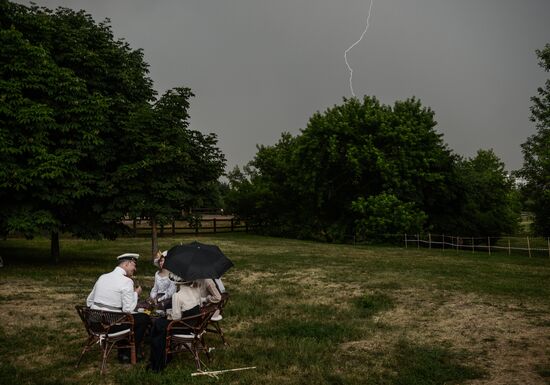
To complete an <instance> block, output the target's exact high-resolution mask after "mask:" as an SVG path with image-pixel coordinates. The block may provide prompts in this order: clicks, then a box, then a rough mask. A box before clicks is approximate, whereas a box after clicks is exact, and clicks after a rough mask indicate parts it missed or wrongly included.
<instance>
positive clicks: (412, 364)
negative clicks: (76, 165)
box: [0, 234, 550, 385]
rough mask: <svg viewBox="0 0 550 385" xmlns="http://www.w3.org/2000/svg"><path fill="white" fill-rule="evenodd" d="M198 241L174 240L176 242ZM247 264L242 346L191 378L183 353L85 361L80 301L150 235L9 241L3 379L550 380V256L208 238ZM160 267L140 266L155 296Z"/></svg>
mask: <svg viewBox="0 0 550 385" xmlns="http://www.w3.org/2000/svg"><path fill="white" fill-rule="evenodd" d="M194 239H195V238H191V237H186V238H181V237H178V238H177V239H176V238H161V239H160V246H161V247H162V248H168V247H170V246H172V245H174V244H176V243H179V242H180V241H183V242H187V241H191V240H194ZM199 240H200V241H202V242H206V243H216V244H218V245H219V246H220V247H221V248H222V250H223V251H224V252H225V253H226V254H227V255H228V256H229V257H230V258H231V259H232V260H233V262H234V263H235V267H234V268H232V269H231V270H230V271H229V272H227V274H226V275H225V276H224V283H225V285H226V287H227V289H228V291H229V292H230V293H231V299H230V301H229V303H228V305H227V308H226V313H225V317H224V320H223V321H222V322H223V327H224V331H225V333H226V335H227V338H228V340H229V343H230V346H228V347H224V346H223V345H221V343H220V341H219V339H216V338H214V337H211V336H208V337H207V338H208V341H209V342H210V343H211V345H212V346H214V347H215V348H216V349H215V350H214V352H213V360H212V362H211V363H209V364H208V368H209V369H210V370H223V369H231V368H240V367H249V366H255V367H256V369H253V370H247V371H241V372H231V373H225V374H221V375H220V379H214V378H208V377H191V376H190V374H191V373H192V372H193V371H194V364H193V361H192V359H191V356H190V355H187V354H185V353H181V354H180V355H178V356H176V358H175V359H174V361H172V362H171V363H170V365H169V367H168V368H167V369H166V370H165V371H164V372H163V373H161V374H155V373H150V372H147V371H146V369H145V365H146V363H145V362H144V363H139V364H138V365H136V366H134V367H132V366H130V365H121V364H119V363H118V362H117V361H116V354H112V355H111V358H110V360H109V363H108V368H107V373H106V374H105V375H104V376H103V377H102V376H100V375H99V362H100V360H99V353H96V352H91V353H88V355H87V356H85V357H84V360H83V362H82V364H81V366H80V367H79V368H75V366H74V365H75V363H76V360H77V358H78V355H79V353H80V349H81V347H82V344H83V342H84V340H85V331H84V328H83V326H82V325H81V322H80V320H79V319H78V316H77V314H76V311H75V310H74V305H76V304H82V303H84V301H85V298H86V296H87V294H88V293H89V291H90V290H91V288H92V286H93V284H94V282H95V280H96V279H97V277H98V276H99V275H100V274H102V273H104V272H107V271H110V270H112V268H113V267H114V264H115V263H114V261H115V256H116V255H118V254H120V253H123V252H139V253H140V254H142V256H147V255H148V254H149V253H150V241H149V240H148V239H120V240H117V241H83V240H74V239H63V240H62V241H61V253H62V258H61V263H60V264H59V265H56V266H52V265H50V264H49V262H48V252H49V242H48V240H45V239H37V240H33V241H25V240H15V239H14V240H7V241H2V242H0V255H1V256H2V257H3V258H4V262H5V267H3V268H1V269H0V306H1V308H0V384H52V385H53V384H159V385H160V384H181V383H193V384H211V383H223V384H262V385H268V384H400V385H404V384H495V385H496V384H550V311H549V310H550V259H548V258H526V257H524V256H518V257H514V256H511V257H509V256H507V255H500V254H494V255H491V256H489V255H487V254H486V253H471V252H452V251H445V252H442V251H441V250H426V249H419V250H418V249H410V248H409V249H402V248H381V247H372V246H368V247H366V246H355V247H354V246H351V245H331V244H322V243H313V242H305V241H295V240H286V239H278V238H268V237H259V236H252V235H246V234H224V235H217V236H203V237H201V238H199ZM154 271H155V270H154V266H153V265H152V264H150V263H148V262H147V261H141V262H140V264H139V268H138V274H137V281H138V282H139V283H140V284H141V285H142V287H144V289H145V290H144V292H145V293H148V290H149V289H150V287H151V285H152V283H153V274H154Z"/></svg>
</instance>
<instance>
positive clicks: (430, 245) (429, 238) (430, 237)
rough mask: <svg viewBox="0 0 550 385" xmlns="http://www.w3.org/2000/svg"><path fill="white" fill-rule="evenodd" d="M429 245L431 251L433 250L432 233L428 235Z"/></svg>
mask: <svg viewBox="0 0 550 385" xmlns="http://www.w3.org/2000/svg"><path fill="white" fill-rule="evenodd" d="M428 245H429V249H431V248H432V233H428Z"/></svg>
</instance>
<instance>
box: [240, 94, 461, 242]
mask: <svg viewBox="0 0 550 385" xmlns="http://www.w3.org/2000/svg"><path fill="white" fill-rule="evenodd" d="M435 125H436V123H435V121H434V119H433V112H432V111H431V110H430V109H428V108H424V107H422V105H421V103H420V102H419V101H418V100H416V99H410V100H406V101H404V102H396V103H395V105H394V106H393V107H390V106H385V105H381V104H380V103H379V102H378V100H376V98H374V97H373V98H370V97H365V98H364V99H363V100H362V101H360V100H358V99H355V98H353V99H349V100H347V99H344V103H343V104H342V105H340V106H334V107H333V108H331V109H328V110H327V111H325V113H323V114H321V113H316V114H314V115H313V116H312V117H311V119H310V121H309V123H308V125H307V128H305V129H304V130H302V132H301V134H300V135H297V136H296V137H292V136H291V135H290V134H286V133H285V134H283V135H282V137H281V139H280V141H279V142H278V143H277V144H276V145H275V146H261V147H259V149H258V153H257V154H256V157H255V158H254V160H253V161H252V162H251V163H250V165H249V171H250V172H245V174H244V177H245V178H243V177H242V176H243V175H240V176H239V177H240V179H239V180H238V181H236V183H234V185H232V189H234V190H235V191H236V192H238V193H241V192H243V193H244V194H242V195H241V197H242V198H241V200H240V201H239V204H237V205H236V209H238V210H239V209H243V208H246V211H245V210H243V211H242V213H243V214H244V213H245V212H246V213H250V215H251V219H252V220H255V221H258V222H262V223H265V224H269V228H270V229H271V231H272V232H273V233H276V234H282V235H291V236H296V237H308V238H323V239H326V240H328V241H335V240H336V241H341V240H344V239H345V238H346V237H350V236H351V235H352V234H353V232H354V227H355V220H356V219H360V218H359V216H358V215H357V211H356V209H354V208H353V207H352V202H354V201H358V200H359V199H360V198H363V199H368V198H369V197H371V196H372V197H374V196H377V195H380V194H382V193H385V194H388V195H391V196H394V197H395V198H396V199H398V200H399V201H400V202H403V203H404V204H405V206H403V207H404V208H406V214H405V216H408V215H413V213H419V214H420V213H422V212H424V213H426V215H428V218H427V220H426V225H427V226H433V227H436V228H441V227H444V226H446V225H447V223H448V222H449V221H450V220H451V218H453V217H454V215H455V210H454V209H455V206H454V205H452V204H451V202H452V201H453V199H456V196H455V195H456V194H455V192H456V191H455V190H456V188H455V186H454V185H453V184H452V180H453V172H454V170H453V164H454V163H453V162H454V159H455V158H454V156H453V155H452V154H451V152H450V151H449V150H448V149H447V148H446V146H445V145H444V143H443V141H442V140H441V135H440V134H438V133H436V131H435V129H434V127H435ZM247 199H253V202H254V206H253V207H247V206H246V204H245V203H244V202H243V201H246V200H247ZM409 203H410V205H409ZM412 207H415V208H416V209H415V210H416V211H414V210H412V209H411V208H412ZM424 220H425V218H424V216H422V215H421V216H420V217H419V218H418V220H417V222H418V225H419V226H421V225H422V223H423V222H424ZM409 222H410V223H408V224H407V225H406V226H405V227H410V226H412V222H414V221H413V220H412V219H411V220H410V221H409ZM378 227H379V229H380V230H381V228H380V226H378ZM416 227H418V226H416ZM384 229H385V230H391V226H387V225H384ZM395 230H396V229H395Z"/></svg>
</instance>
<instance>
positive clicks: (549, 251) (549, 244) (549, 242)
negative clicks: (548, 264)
mask: <svg viewBox="0 0 550 385" xmlns="http://www.w3.org/2000/svg"><path fill="white" fill-rule="evenodd" d="M547 241H548V258H550V237H548V239H547Z"/></svg>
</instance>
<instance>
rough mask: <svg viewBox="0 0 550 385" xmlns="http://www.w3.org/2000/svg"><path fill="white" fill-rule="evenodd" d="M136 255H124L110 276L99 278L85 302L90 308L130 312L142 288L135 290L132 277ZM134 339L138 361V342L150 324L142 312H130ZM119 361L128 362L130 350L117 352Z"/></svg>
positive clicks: (134, 270)
mask: <svg viewBox="0 0 550 385" xmlns="http://www.w3.org/2000/svg"><path fill="white" fill-rule="evenodd" d="M138 258H139V254H134V253H125V254H122V255H119V256H118V257H117V261H118V266H117V267H115V269H114V270H113V271H111V272H110V273H106V274H103V275H101V276H100V277H99V278H98V280H97V281H96V283H95V285H94V288H93V289H92V291H91V293H90V294H89V295H88V298H87V299H86V304H87V305H88V307H90V308H92V309H99V310H107V311H116V312H122V313H133V312H134V309H135V308H136V305H137V302H138V296H139V294H140V293H141V287H140V286H138V287H136V288H134V281H133V280H132V279H131V277H132V276H133V275H134V274H135V272H136V271H137V260H138ZM133 317H134V336H135V341H136V350H137V352H138V355H137V356H138V358H139V357H140V355H141V354H140V353H141V342H142V341H143V336H144V335H145V331H146V330H147V326H148V325H149V323H150V322H151V320H150V318H149V316H148V315H147V314H144V313H133ZM118 358H119V360H120V361H121V362H129V361H130V354H129V350H125V349H124V350H123V349H119V351H118Z"/></svg>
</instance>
